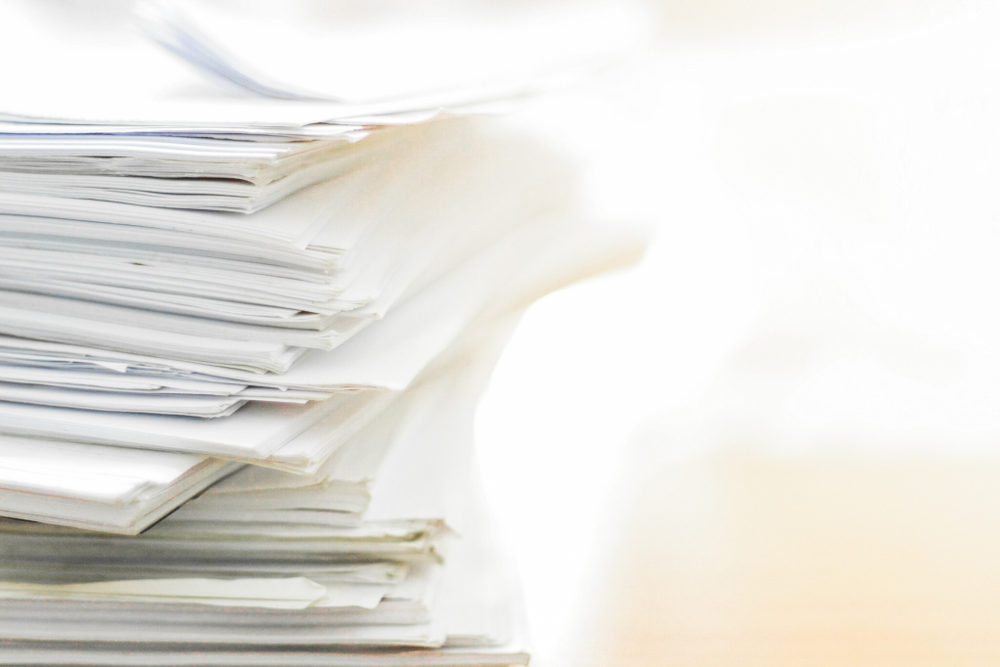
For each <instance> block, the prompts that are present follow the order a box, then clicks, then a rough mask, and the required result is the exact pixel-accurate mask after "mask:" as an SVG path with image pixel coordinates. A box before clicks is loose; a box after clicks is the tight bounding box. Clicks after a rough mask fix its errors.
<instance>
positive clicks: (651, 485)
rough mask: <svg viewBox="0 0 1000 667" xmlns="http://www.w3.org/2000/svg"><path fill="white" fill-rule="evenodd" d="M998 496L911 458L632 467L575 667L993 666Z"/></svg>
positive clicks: (991, 477) (969, 467)
mask: <svg viewBox="0 0 1000 667" xmlns="http://www.w3.org/2000/svg"><path fill="white" fill-rule="evenodd" d="M650 463H652V464H653V465H650ZM998 482H1000V465H997V464H988V465H984V464H978V463H960V462H955V461H934V460H927V459H917V458H909V459H908V458H899V457H897V458H895V459H889V460H883V461H873V460H866V459H862V458H853V459H851V458H844V459H840V460H830V459H826V460H821V459H812V460H809V459H802V460H797V461H789V460H780V459H774V458H770V459H768V458H765V457H760V458H745V457H740V456H738V455H735V454H729V455H726V454H722V455H719V456H717V457H713V458H712V459H702V460H698V461H688V462H683V463H679V462H676V461H674V462H671V461H665V460H661V461H659V462H657V461H656V456H655V455H654V456H652V457H647V459H646V461H645V462H643V461H642V460H641V459H639V458H635V457H633V458H632V464H631V469H630V470H629V471H628V472H627V474H626V475H625V476H624V477H623V479H622V484H621V488H620V491H621V493H622V497H621V503H622V508H628V509H629V511H627V512H626V513H624V514H623V516H624V517H625V518H623V519H622V520H621V521H620V522H619V523H618V525H617V527H615V528H614V529H613V531H612V532H613V533H616V534H617V537H618V538H619V539H618V540H617V541H616V542H615V543H614V545H613V546H612V547H610V548H609V549H608V550H607V551H606V552H605V554H604V556H603V567H604V569H605V570H606V571H607V572H608V573H609V575H610V579H609V585H608V587H607V588H606V589H605V590H604V592H603V594H602V600H603V601H602V602H601V603H600V604H594V605H591V611H590V612H589V613H588V614H587V615H585V617H584V620H583V621H582V622H581V623H580V624H579V627H578V628H577V631H578V632H577V633H576V635H577V638H578V639H580V640H581V641H580V642H579V643H578V644H577V649H574V651H573V654H574V655H576V659H575V660H574V661H573V664H582V665H595V666H596V665H624V664H629V665H658V666H659V665H698V666H699V667H707V666H711V665H726V666H731V665H768V666H771V667H774V666H781V665H789V666H792V665H794V666H796V667H801V666H802V665H853V666H859V665H880V666H882V665H907V666H909V667H913V666H915V665H928V666H930V665H934V666H940V665H996V664H1000V565H998V563H1000V536H998V530H997V529H998V527H1000V484H998ZM567 655H569V653H567Z"/></svg>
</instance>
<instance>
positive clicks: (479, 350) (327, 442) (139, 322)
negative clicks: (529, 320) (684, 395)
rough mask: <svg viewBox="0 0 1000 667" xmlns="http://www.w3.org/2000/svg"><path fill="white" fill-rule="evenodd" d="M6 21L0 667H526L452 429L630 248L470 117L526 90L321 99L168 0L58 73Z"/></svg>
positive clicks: (0, 33)
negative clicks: (492, 377)
mask: <svg viewBox="0 0 1000 667" xmlns="http://www.w3.org/2000/svg"><path fill="white" fill-rule="evenodd" d="M101 11H102V12H103V11H109V10H107V8H105V9H103V10H101ZM191 11H194V12H195V13H196V14H198V12H197V11H196V10H191ZM4 12H5V13H7V14H8V16H7V17H6V18H7V19H8V20H5V21H0V52H4V51H5V50H6V51H8V53H7V54H6V55H7V56H8V57H9V58H12V57H14V54H18V57H20V58H25V57H30V54H34V55H36V56H37V58H38V60H39V63H40V64H39V68H40V69H39V71H40V72H42V74H43V76H42V78H41V79H40V80H42V81H45V82H46V83H47V84H49V85H44V86H39V85H29V84H30V82H28V81H27V80H26V79H23V78H22V75H23V72H17V71H15V72H11V73H9V75H8V74H4V75H0V83H3V84H4V90H5V96H4V99H3V100H2V101H0V517H5V518H2V519H0V556H2V557H0V662H3V663H5V664H38V665H42V664H44V665H51V664H73V665H104V664H149V665H166V664H215V665H248V664H254V665H293V664H330V665H346V664H351V665H354V664H365V665H397V664H426V665H444V664H447V665H458V664H497V665H501V664H504V665H505V664H521V663H524V662H525V661H526V660H527V654H526V651H525V646H524V640H523V635H522V632H521V627H520V621H519V619H518V611H517V608H518V605H517V600H516V595H514V594H513V593H512V591H513V590H516V587H515V586H512V581H511V578H510V575H509V573H508V572H507V570H506V567H505V566H504V562H503V559H502V557H501V556H499V555H498V552H497V549H496V547H495V545H494V544H493V542H492V539H491V536H490V531H489V521H488V517H485V516H484V511H483V509H482V507H481V505H480V503H479V499H478V485H477V484H476V475H477V473H476V469H475V463H474V460H473V459H474V457H473V452H472V449H471V447H470V440H471V430H472V429H471V424H472V417H473V413H474V408H475V405H476V403H477V400H478V397H479V396H480V394H481V392H482V390H483V388H484V386H485V383H486V381H487V379H488V376H489V373H490V370H491V368H492V366H493V363H494V362H495V360H496V358H497V356H498V355H499V353H500V351H501V349H502V347H503V344H504V342H505V340H506V338H507V336H508V335H509V333H510V331H511V329H512V327H513V325H514V323H515V322H516V320H517V318H518V316H519V314H520V313H521V312H522V311H523V309H524V308H525V307H526V306H527V305H528V304H529V303H531V301H532V300H533V299H535V298H537V297H538V296H540V295H542V294H544V293H545V292H547V291H550V290H552V289H555V288H558V287H560V286H561V285H563V284H566V283H567V282H570V281H573V280H576V279H579V278H581V277H583V276H586V275H589V274H592V273H594V272H596V271H600V270H604V269H606V268H609V267H612V266H617V265H620V264H623V263H626V262H628V261H631V260H632V259H633V258H634V257H635V256H636V254H637V252H638V251H639V250H640V249H641V245H642V244H641V242H640V241H639V239H638V238H637V237H635V236H634V235H629V234H623V233H622V232H623V230H613V229H611V228H608V227H604V226H599V225H590V224H582V223H581V222H580V220H579V216H578V214H577V212H576V211H575V210H574V207H573V184H574V174H573V169H571V168H570V166H569V165H568V164H567V163H566V161H565V160H563V159H562V158H561V157H560V156H559V155H558V154H555V153H553V152H552V151H551V150H548V149H546V148H545V147H544V146H542V145H541V144H540V143H539V142H538V141H537V140H534V139H529V138H526V137H524V136H522V135H521V134H520V133H518V132H515V131H512V130H511V129H509V128H505V127H504V126H502V124H501V123H499V122H498V121H495V120H484V119H481V118H478V119H477V118H469V117H465V116H468V115H469V114H470V113H471V112H473V111H482V110H483V109H484V105H486V103H487V102H490V103H491V104H492V103H493V102H498V101H500V100H506V99H510V98H511V97H516V96H519V95H521V94H523V93H524V92H526V91H527V90H528V89H530V88H531V87H532V86H527V87H525V86H523V85H522V86H510V85H505V86H492V87H489V88H488V89H486V88H477V89H475V90H473V89H470V88H467V87H466V88H463V87H452V88H448V89H447V90H444V91H443V92H440V93H435V94H434V95H424V94H415V93H412V91H411V92H410V94H408V95H404V96H400V97H395V98H393V99H391V100H381V101H377V102H374V103H371V102H365V103H357V102H351V103H348V102H345V101H344V100H342V99H333V98H332V97H331V96H330V95H327V94H326V93H325V92H324V91H320V92H319V93H317V92H316V90H317V88H315V87H309V86H299V85H296V84H292V83H289V80H288V79H284V78H279V79H275V78H273V77H266V76H263V75H259V74H258V73H257V72H256V71H255V70H254V68H252V67H250V68H248V67H247V66H246V64H245V63H244V62H242V61H240V60H239V59H235V58H233V57H232V56H231V55H230V53H229V52H228V51H227V50H226V49H224V48H222V47H220V46H219V44H217V43H216V42H215V41H214V40H213V39H211V38H209V37H208V36H206V35H205V34H204V33H202V32H201V31H200V30H199V29H198V28H196V27H195V25H194V23H192V22H190V21H189V17H188V14H186V13H184V14H182V13H181V12H180V11H178V10H177V9H176V8H171V7H167V6H165V5H160V4H152V3H139V4H137V5H136V12H135V13H133V14H129V15H127V16H129V17H130V18H128V19H127V22H128V24H129V25H132V27H135V26H137V25H138V26H141V28H142V31H140V32H135V31H129V30H122V29H120V28H121V26H120V25H119V24H117V23H115V21H112V20H109V19H108V17H106V16H105V17H103V18H102V19H101V23H100V25H101V29H102V30H103V31H104V32H103V33H102V37H101V39H94V40H88V41H87V43H85V44H82V45H81V47H80V49H79V53H78V54H75V56H78V57H75V58H74V61H73V62H72V63H65V62H57V61H53V54H54V53H59V52H60V51H58V49H53V48H52V41H53V39H54V38H55V37H56V36H58V35H60V34H62V33H61V31H63V32H65V31H68V33H66V34H63V35H62V36H63V37H66V35H67V34H70V35H71V34H76V33H75V32H74V31H73V29H72V28H67V27H66V26H53V25H51V23H52V21H51V17H49V16H48V15H47V14H46V12H45V11H44V10H40V9H39V8H38V5H37V4H35V3H11V4H10V6H9V7H5V9H4ZM203 18H204V17H202V19H203ZM119 19H121V17H119ZM121 20H124V19H121ZM56 23H58V22H56ZM109 26H110V27H109ZM45 45H48V46H47V47H46V46H45ZM130 55H131V57H133V58H138V57H140V55H141V58H142V60H143V66H144V67H145V68H146V72H145V73H144V75H143V76H142V77H139V78H136V77H135V76H134V71H133V70H132V69H130V65H129V63H130V62H131V61H129V60H126V58H127V57H129V56H130ZM178 56H180V58H178ZM191 65H194V66H195V67H194V68H191ZM80 68H83V69H82V70H81V69H80ZM66 69H68V70H70V71H76V72H78V73H79V72H81V71H92V72H97V71H99V72H101V77H100V80H99V81H96V80H94V77H90V79H89V84H90V85H91V87H92V88H93V89H92V90H91V91H90V93H89V94H87V95H80V96H74V95H73V91H74V89H75V87H76V86H78V85H80V81H78V80H75V79H74V78H73V77H72V76H67V73H66V71H64V70H66ZM206 74H208V75H211V77H215V78H221V79H224V80H226V81H228V82H229V83H230V84H236V86H237V87H239V88H241V89H242V90H243V92H242V93H236V94H233V93H230V94H220V93H219V92H218V91H217V90H215V89H214V88H213V87H212V86H211V85H209V84H208V82H209V81H211V80H213V79H212V78H211V77H206ZM36 76H38V72H36ZM8 79H9V81H8ZM35 83H36V84H37V83H38V80H36V81H35ZM486 106H490V108H494V107H493V106H491V105H486ZM431 121H433V122H431Z"/></svg>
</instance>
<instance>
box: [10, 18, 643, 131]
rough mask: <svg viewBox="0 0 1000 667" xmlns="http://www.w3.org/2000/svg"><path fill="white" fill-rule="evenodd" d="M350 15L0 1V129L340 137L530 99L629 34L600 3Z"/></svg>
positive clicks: (624, 21) (626, 22) (625, 42)
mask: <svg viewBox="0 0 1000 667" xmlns="http://www.w3.org/2000/svg"><path fill="white" fill-rule="evenodd" d="M350 7H351V5H349V4H348V5H344V4H341V3H337V4H335V5H328V4H325V3H316V4H308V5H307V4H302V3H294V2H293V3H287V2H282V3H275V4H273V5H270V7H268V6H267V5H255V7H254V11H253V12H246V11H240V8H239V6H238V5H231V4H218V3H201V2H197V3H195V2H190V3H188V2H171V3H169V4H167V3H158V2H135V3H97V4H92V3H82V4H75V3H49V2H10V3H5V7H4V13H5V20H4V21H3V23H2V24H0V57H2V58H3V60H4V62H6V63H8V64H11V66H10V67H8V68H5V71H4V74H3V88H4V93H3V98H2V100H0V119H4V120H7V121H12V122H14V123H17V122H20V121H25V120H30V121H36V122H37V121H40V120H51V121H52V122H53V124H54V126H53V127H43V126H38V127H34V128H31V132H37V133H41V132H47V131H50V130H51V131H54V132H58V133H62V132H66V131H79V132H84V133H86V132H92V131H101V132H116V131H119V130H122V129H134V128H135V127H136V126H146V127H147V129H148V131H149V132H151V133H154V134H155V133H159V132H171V133H174V134H176V133H177V131H179V130H190V131H194V130H198V131H200V132H203V133H213V132H225V131H227V130H230V129H233V128H239V130H240V131H241V132H248V133H251V132H254V133H264V134H271V133H273V134H284V135H286V136H303V135H305V136H324V135H327V134H336V135H340V134H341V133H342V132H343V131H344V128H341V127H330V125H332V124H347V125H350V124H362V125H367V124H373V123H374V124H381V123H398V122H411V121H414V120H423V119H426V118H428V117H430V116H433V115H435V114H437V113H439V112H440V111H442V110H446V111H453V112H462V111H464V110H471V109H473V108H480V107H481V105H483V104H484V103H493V102H497V101H498V100H504V99H511V98H515V97H518V96H521V95H524V94H528V93H530V92H532V91H534V90H537V88H538V87H539V84H541V83H542V82H546V83H551V81H552V80H553V78H559V77H565V76H566V75H567V74H569V73H570V72H571V71H572V70H573V69H574V68H579V67H580V66H581V63H587V62H592V61H593V60H594V58H595V56H597V57H601V56H604V57H606V56H607V55H608V54H609V53H617V52H620V51H622V50H623V47H625V46H632V45H634V41H635V37H636V33H637V31H638V30H639V28H638V27H636V26H635V24H634V21H635V17H634V16H633V15H631V14H628V13H619V12H615V11H613V10H610V9H608V8H606V7H605V8H598V9H595V10H594V11H589V12H587V11H581V10H580V9H579V8H576V9H575V10H574V12H573V14H572V20H571V22H570V23H567V21H566V20H565V19H566V18H567V17H566V16H563V15H560V14H559V13H553V12H551V11H549V12H545V13H541V12H537V11H535V12H531V14H530V16H522V17H520V18H511V16H510V15H509V14H507V13H505V14H502V15H497V16H490V15H481V16H479V17H478V18H475V19H471V20H469V19H466V20H461V19H459V18H458V17H455V16H448V17H447V20H440V19H441V18H442V17H441V16H434V15H433V14H432V13H428V12H423V13H421V14H416V13H410V14H407V13H406V12H399V14H402V15H401V16H400V17H399V20H398V21H396V22H395V23H393V22H386V21H385V20H384V17H382V19H383V20H380V21H379V22H377V23H371V24H367V23H366V22H364V21H358V20H357V16H352V14H351V12H350V11H349V8H350ZM345 8H347V10H345ZM338 11H339V12H341V14H342V16H338V15H337V12H338ZM276 17H280V19H281V20H280V21H276V20H272V19H273V18H276ZM341 19H342V20H341ZM513 21H518V22H519V24H518V25H511V23H512V22H513ZM511 35H517V36H518V39H517V43H516V44H515V43H511V40H510V37H511ZM554 35H558V37H559V38H558V39H553V36H554ZM16 63H24V66H22V67H17V66H14V64H16ZM219 82H225V83H226V84H227V85H225V86H220V85H218V83H219ZM290 102H292V103H290ZM67 122H69V123H73V124H76V125H78V127H77V128H68V127H66V126H65V125H63V124H64V123H67ZM88 125H92V126H100V127H87V126H88ZM2 129H3V130H5V131H17V128H16V125H15V126H14V127H4V128H2ZM21 131H23V130H21Z"/></svg>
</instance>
